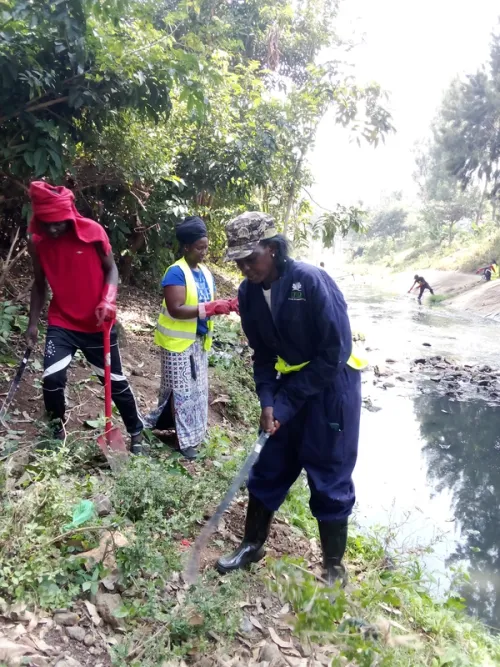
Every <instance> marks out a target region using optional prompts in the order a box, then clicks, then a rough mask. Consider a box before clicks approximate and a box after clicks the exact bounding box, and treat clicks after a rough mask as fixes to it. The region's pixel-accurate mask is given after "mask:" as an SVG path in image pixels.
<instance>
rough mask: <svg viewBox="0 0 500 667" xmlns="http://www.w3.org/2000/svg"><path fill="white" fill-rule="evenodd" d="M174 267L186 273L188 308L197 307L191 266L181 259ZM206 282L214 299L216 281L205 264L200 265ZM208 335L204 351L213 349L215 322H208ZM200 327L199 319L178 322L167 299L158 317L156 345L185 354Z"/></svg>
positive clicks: (196, 295) (204, 343)
mask: <svg viewBox="0 0 500 667" xmlns="http://www.w3.org/2000/svg"><path fill="white" fill-rule="evenodd" d="M172 266H180V268H181V269H182V271H183V273H184V278H185V280H186V302H185V305H186V306H197V305H198V290H197V288H196V282H195V279H194V276H193V273H192V271H191V268H190V267H189V264H188V263H187V262H186V260H185V259H184V258H182V259H179V260H178V261H177V262H175V263H174V264H172ZM170 268H172V267H170V266H169V267H168V269H167V270H166V271H165V274H166V273H167V272H168V270H169V269H170ZM199 268H200V269H201V271H202V273H203V275H204V276H205V280H206V281H207V285H208V288H209V290H210V299H211V300H213V298H214V279H213V277H212V274H211V273H210V271H209V270H208V269H207V267H206V266H204V265H203V264H200V265H199ZM207 324H208V333H207V335H206V336H205V340H204V342H203V349H204V350H205V351H208V350H209V349H210V348H211V347H212V338H213V331H214V323H213V320H208V321H207ZM197 327H198V318H197V317H193V318H192V319H190V320H178V319H176V318H175V317H172V316H171V315H170V314H169V312H168V310H167V304H166V303H165V299H163V302H162V304H161V310H160V316H159V317H158V322H157V324H156V330H155V343H156V345H159V346H160V347H163V348H164V349H165V350H168V351H169V352H184V350H187V349H188V347H190V346H191V345H192V344H193V343H194V341H195V340H196V329H197Z"/></svg>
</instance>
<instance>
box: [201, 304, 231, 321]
mask: <svg viewBox="0 0 500 667" xmlns="http://www.w3.org/2000/svg"><path fill="white" fill-rule="evenodd" d="M230 312H231V302H230V301H229V300H228V299H218V300H217V301H209V302H208V303H200V304H199V306H198V313H199V315H200V318H201V319H202V320H205V319H206V318H207V317H213V316H214V315H229V313H230Z"/></svg>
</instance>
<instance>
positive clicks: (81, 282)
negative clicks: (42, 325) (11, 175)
mask: <svg viewBox="0 0 500 667" xmlns="http://www.w3.org/2000/svg"><path fill="white" fill-rule="evenodd" d="M29 195H30V199H31V207H32V211H33V216H32V218H31V221H30V224H29V227H28V250H29V253H30V255H31V259H32V262H33V272H34V282H33V287H32V290H31V303H30V314H29V324H28V331H27V332H26V338H27V341H28V345H29V346H30V347H33V346H34V345H35V344H36V341H37V338H38V320H39V319H40V313H41V312H42V309H43V307H44V305H45V301H46V299H47V283H48V284H49V286H50V289H51V290H52V299H51V302H50V306H49V311H48V318H47V319H48V327H47V337H46V341H45V354H44V358H43V376H42V377H43V380H42V387H43V399H44V402H45V408H46V410H47V414H48V415H49V417H50V418H51V420H52V424H53V427H54V438H55V439H57V440H63V439H64V437H65V427H64V424H65V412H66V400H65V391H64V390H65V387H66V379H67V373H68V367H69V365H70V363H71V361H72V359H73V357H74V355H75V352H76V351H77V350H81V351H82V352H83V354H84V356H85V358H86V359H87V361H88V362H89V363H90V365H91V367H92V370H93V372H94V373H95V374H96V375H97V377H98V378H99V380H100V381H101V382H103V381H104V340H103V334H102V331H103V323H104V321H105V320H106V321H110V320H111V321H112V322H114V321H115V318H116V295H117V284H118V270H117V268H116V264H115V261H114V259H113V253H112V250H111V245H110V243H109V239H108V236H107V234H106V232H105V230H104V228H103V227H101V225H100V224H99V223H97V222H95V221H94V220H91V219H89V218H84V217H83V216H81V215H80V214H79V213H78V211H77V210H76V208H75V203H74V196H73V193H72V192H71V190H68V189H67V188H65V187H62V186H60V187H52V186H51V185H49V184H48V183H44V182H43V181H34V182H33V183H31V185H30V189H29ZM111 395H112V398H113V401H114V403H115V405H116V407H117V408H118V411H119V412H120V415H121V417H122V419H123V422H124V424H125V427H126V429H127V431H128V433H129V434H130V439H131V441H130V450H131V452H132V453H133V454H140V453H141V440H142V430H143V427H144V426H143V422H142V419H141V417H140V415H139V411H138V409H137V404H136V401H135V398H134V394H133V393H132V390H131V389H130V386H129V383H128V381H127V378H126V377H125V376H124V375H123V371H122V365H121V359H120V351H119V349H118V339H117V333H116V330H115V327H113V328H112V329H111Z"/></svg>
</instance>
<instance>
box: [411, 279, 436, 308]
mask: <svg viewBox="0 0 500 667" xmlns="http://www.w3.org/2000/svg"><path fill="white" fill-rule="evenodd" d="M413 280H414V283H413V285H412V286H411V288H410V289H409V290H408V294H409V293H410V292H411V291H412V290H413V288H414V287H415V285H418V287H419V292H418V297H417V301H418V303H419V304H420V305H422V296H423V294H424V292H425V290H426V289H428V290H429V292H430V293H431V294H434V290H433V289H432V287H431V286H430V285H429V283H428V282H427V280H426V279H425V278H423V277H422V276H419V275H415V276H414V278H413Z"/></svg>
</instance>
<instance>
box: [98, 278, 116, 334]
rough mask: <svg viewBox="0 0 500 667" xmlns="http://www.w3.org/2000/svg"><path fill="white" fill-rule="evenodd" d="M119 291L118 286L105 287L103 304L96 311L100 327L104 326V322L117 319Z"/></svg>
mask: <svg viewBox="0 0 500 667" xmlns="http://www.w3.org/2000/svg"><path fill="white" fill-rule="evenodd" d="M117 293H118V290H117V288H116V285H108V284H106V285H104V289H103V291H102V297H101V302H100V303H99V305H98V306H97V308H96V309H95V316H96V317H97V324H98V326H102V325H103V323H104V321H105V320H106V321H109V320H114V319H115V317H116V295H117Z"/></svg>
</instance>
